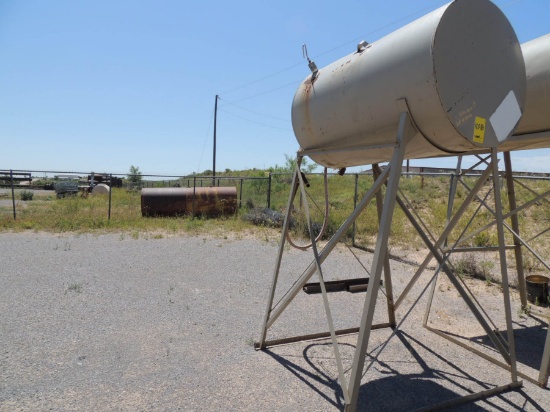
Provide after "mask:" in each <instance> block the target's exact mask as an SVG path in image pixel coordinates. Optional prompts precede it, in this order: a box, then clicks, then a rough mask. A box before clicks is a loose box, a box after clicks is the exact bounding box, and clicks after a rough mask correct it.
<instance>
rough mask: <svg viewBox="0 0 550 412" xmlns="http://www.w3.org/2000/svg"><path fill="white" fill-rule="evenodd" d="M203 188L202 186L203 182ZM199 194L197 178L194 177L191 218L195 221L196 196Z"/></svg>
mask: <svg viewBox="0 0 550 412" xmlns="http://www.w3.org/2000/svg"><path fill="white" fill-rule="evenodd" d="M201 186H202V180H201ZM196 193H197V177H196V176H193V208H192V209H191V218H192V219H193V218H194V217H195V196H196Z"/></svg>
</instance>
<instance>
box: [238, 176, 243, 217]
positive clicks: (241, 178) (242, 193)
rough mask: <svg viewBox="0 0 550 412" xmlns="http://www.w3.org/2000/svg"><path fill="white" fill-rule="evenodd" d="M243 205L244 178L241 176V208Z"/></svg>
mask: <svg viewBox="0 0 550 412" xmlns="http://www.w3.org/2000/svg"><path fill="white" fill-rule="evenodd" d="M242 206H243V178H242V177H241V189H240V193H239V209H240V208H241V207H242Z"/></svg>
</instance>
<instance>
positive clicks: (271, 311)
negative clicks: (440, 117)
mask: <svg viewBox="0 0 550 412" xmlns="http://www.w3.org/2000/svg"><path fill="white" fill-rule="evenodd" d="M398 105H399V107H400V109H401V113H400V116H399V123H398V130H397V139H396V144H395V146H394V154H393V157H392V160H391V161H390V162H389V164H388V166H387V167H386V168H385V169H384V170H383V171H381V172H380V173H379V174H377V176H376V177H375V180H374V183H373V185H372V186H371V188H370V189H369V190H368V191H367V192H366V194H365V195H364V197H363V198H362V199H361V201H360V202H359V203H358V204H357V206H356V207H355V209H354V210H353V212H352V213H351V214H350V216H349V217H348V218H347V219H346V221H345V222H344V223H343V224H342V226H341V227H340V228H339V229H338V231H337V232H336V233H335V234H334V235H333V236H332V237H331V239H330V240H329V241H328V243H327V244H326V245H325V247H324V248H323V249H322V250H320V251H319V250H318V249H317V245H316V242H315V241H314V235H313V231H312V230H311V219H310V216H309V206H308V203H307V197H306V196H305V188H304V185H303V180H302V176H301V172H300V169H299V167H300V163H301V159H302V157H301V156H299V157H298V159H297V164H296V170H295V172H294V177H293V181H292V187H291V189H290V194H289V199H288V204H287V208H286V213H285V218H284V222H283V229H282V233H281V241H280V244H279V250H278V254H277V258H276V262H275V269H274V271H273V278H272V282H271V288H270V292H269V296H268V304H267V307H266V311H265V315H264V319H263V324H262V329H261V334H260V340H259V342H257V343H255V347H256V349H265V348H267V347H268V346H273V345H276V344H284V343H290V342H296V341H299V340H305V339H315V338H320V337H329V336H330V337H331V339H332V343H333V348H334V353H335V358H336V362H337V367H338V374H339V382H340V385H341V387H342V391H343V394H344V402H345V404H346V407H347V408H348V407H351V406H352V405H355V404H356V403H357V396H358V393H359V386H360V381H361V377H362V370H363V367H364V359H365V354H366V347H367V345H368V341H369V337H370V331H371V330H374V329H379V328H382V327H394V326H395V314H394V311H393V301H392V300H391V296H392V293H393V292H392V291H391V277H390V273H389V258H388V250H387V242H388V237H389V232H390V227H391V222H392V216H393V209H394V207H395V204H396V194H397V187H398V184H399V179H400V176H401V165H402V163H403V158H404V153H405V148H406V145H407V143H408V141H409V140H410V139H411V138H412V137H413V136H414V135H415V134H416V133H417V129H416V126H415V125H414V121H413V120H412V118H411V116H410V114H409V111H408V107H407V104H406V101H405V100H400V101H398ZM386 182H387V187H388V188H387V189H386V194H385V199H384V200H382V194H381V192H380V190H381V188H382V186H383V185H384V184H385V183H386ZM298 188H300V190H301V192H302V198H303V199H304V200H305V202H304V208H305V211H306V218H307V221H308V227H309V228H310V236H311V240H312V249H313V255H314V259H313V262H312V263H310V265H309V266H308V267H307V268H306V270H305V271H304V273H303V274H302V275H301V276H300V277H299V278H298V279H297V281H296V282H295V283H294V285H293V286H292V287H291V288H290V289H289V290H288V291H287V292H286V294H285V295H284V296H283V298H282V299H281V300H280V301H279V303H278V304H277V305H275V306H273V302H274V296H275V291H276V288H277V281H278V277H279V272H280V269H281V263H282V257H283V252H284V246H285V239H286V234H287V232H288V229H289V220H290V219H289V218H290V211H291V208H292V203H293V200H294V197H295V195H296V193H297V190H298ZM375 197H376V199H377V210H378V218H379V222H380V227H379V234H378V239H377V242H376V248H375V253H374V258H373V264H372V270H371V272H370V273H371V274H370V276H371V282H369V288H368V290H367V294H366V298H365V303H364V309H363V314H362V318H361V324H360V326H359V328H353V329H346V330H341V331H335V330H334V325H333V322H332V316H331V312H330V306H329V304H328V298H327V293H326V288H325V285H324V279H323V271H322V263H323V262H324V260H325V259H326V258H327V257H328V256H329V255H330V253H331V252H332V251H333V250H334V248H335V247H336V245H337V244H338V242H339V241H340V240H341V239H342V237H343V236H344V235H345V233H346V231H347V230H348V229H349V228H350V227H351V226H352V225H353V224H354V222H355V221H356V219H357V218H358V217H359V216H360V214H361V213H362V212H363V211H364V209H365V208H366V207H367V205H368V204H369V203H370V202H371V200H373V199H374V198H375ZM384 268H386V269H387V271H385V276H386V283H385V287H386V291H387V296H388V297H389V298H388V317H389V319H390V322H388V323H382V324H373V314H374V307H375V304H376V298H377V294H378V289H379V287H380V279H381V273H382V270H384ZM315 273H317V274H318V276H319V283H320V286H321V289H322V295H323V301H324V306H325V312H326V317H327V322H328V326H329V329H330V332H329V333H321V334H314V335H305V336H298V337H293V338H286V339H279V340H276V341H268V340H267V339H266V337H267V332H268V330H269V328H270V327H271V326H272V325H273V323H274V322H275V321H276V320H277V318H278V317H279V316H280V315H281V314H282V313H283V311H284V310H285V309H286V307H287V306H288V305H289V304H290V303H291V302H292V300H293V299H294V298H295V297H296V295H297V294H298V293H299V292H300V291H301V289H302V288H303V286H304V285H305V284H306V283H307V281H308V280H309V279H310V278H311V277H312V276H313V275H314V274H315ZM346 333H358V344H357V349H356V351H355V356H354V362H353V366H352V370H351V376H352V379H350V381H349V384H350V387H349V389H348V387H347V383H346V379H345V376H344V370H343V368H342V365H341V360H340V355H339V350H338V342H337V340H336V336H338V335H341V334H346ZM354 407H355V406H353V408H354Z"/></svg>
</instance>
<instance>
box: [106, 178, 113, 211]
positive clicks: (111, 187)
mask: <svg viewBox="0 0 550 412" xmlns="http://www.w3.org/2000/svg"><path fill="white" fill-rule="evenodd" d="M112 194H113V175H112V174H110V175H109V215H108V217H107V220H109V221H110V220H111V198H112Z"/></svg>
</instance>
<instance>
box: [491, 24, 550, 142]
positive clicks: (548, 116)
mask: <svg viewBox="0 0 550 412" xmlns="http://www.w3.org/2000/svg"><path fill="white" fill-rule="evenodd" d="M521 50H522V51H523V58H524V59H525V71H526V74H527V95H526V98H525V110H524V112H523V117H522V118H521V120H520V122H519V124H518V127H517V128H516V131H515V132H514V135H513V136H512V137H511V138H509V139H508V140H506V142H504V143H503V144H502V145H501V146H500V147H499V149H501V150H510V151H511V150H523V149H539V148H545V147H550V34H547V35H545V36H542V37H539V38H537V39H534V40H531V41H528V42H527V43H524V44H522V45H521Z"/></svg>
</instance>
